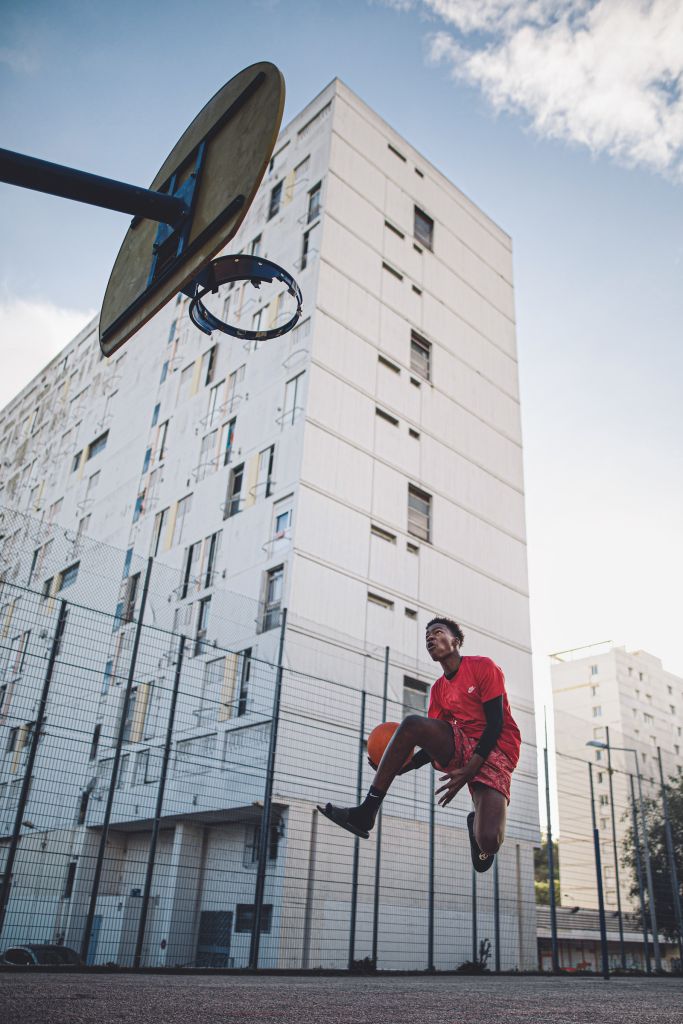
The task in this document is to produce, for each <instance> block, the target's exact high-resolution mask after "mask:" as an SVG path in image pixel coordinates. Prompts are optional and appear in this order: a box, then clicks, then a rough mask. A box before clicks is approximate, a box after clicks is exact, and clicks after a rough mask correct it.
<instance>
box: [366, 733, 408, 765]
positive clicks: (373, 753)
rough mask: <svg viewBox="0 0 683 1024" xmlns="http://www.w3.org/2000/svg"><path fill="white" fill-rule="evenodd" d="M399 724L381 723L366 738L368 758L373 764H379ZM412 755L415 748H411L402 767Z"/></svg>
mask: <svg viewBox="0 0 683 1024" xmlns="http://www.w3.org/2000/svg"><path fill="white" fill-rule="evenodd" d="M399 724H400V723H399V722H382V724H381V725H376V726H375V728H374V729H373V730H372V732H371V733H370V735H369V736H368V757H369V758H370V760H371V761H372V763H373V764H379V763H380V761H381V760H382V755H383V754H384V751H385V750H386V749H387V747H388V746H389V742H390V741H391V739H392V737H393V735H394V733H395V732H396V730H397V729H398V727H399ZM414 753H415V748H414V747H413V749H412V750H411V751H410V753H409V754H408V756H407V757H406V759H405V761H404V762H403V763H404V765H406V764H408V761H410V759H411V757H412V756H413V754H414Z"/></svg>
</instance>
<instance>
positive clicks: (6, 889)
mask: <svg viewBox="0 0 683 1024" xmlns="http://www.w3.org/2000/svg"><path fill="white" fill-rule="evenodd" d="M66 615H67V606H66V601H64V600H62V602H61V603H60V605H59V615H58V618H57V627H56V629H55V635H54V637H53V638H52V646H51V648H50V657H49V659H48V663H47V671H46V673H45V679H44V681H43V690H42V693H41V695H40V703H39V705H38V714H37V715H36V721H35V724H34V726H33V736H32V737H31V746H30V747H29V752H28V757H27V759H26V768H25V770H24V778H23V780H22V783H21V790H20V791H19V802H18V804H17V813H16V815H15V817H14V828H13V830H12V838H11V840H10V844H9V850H8V851H7V862H6V864H5V871H4V874H3V879H2V888H0V934H2V929H3V928H4V925H5V915H6V913H7V906H8V904H9V897H10V889H11V887H12V871H13V869H14V861H15V858H16V855H17V849H18V847H19V839H20V838H21V826H22V824H23V822H24V811H25V810H26V804H27V802H28V794H29V790H30V788H31V780H32V774H33V766H34V764H35V760H36V754H37V752H38V744H39V742H40V735H41V733H42V729H43V724H44V722H45V708H46V706H47V698H48V694H49V692H50V683H51V682H52V673H53V671H54V667H55V661H56V660H57V655H58V654H59V650H60V645H61V642H62V636H63V635H64V627H65V625H66Z"/></svg>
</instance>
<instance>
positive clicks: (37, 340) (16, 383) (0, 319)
mask: <svg viewBox="0 0 683 1024" xmlns="http://www.w3.org/2000/svg"><path fill="white" fill-rule="evenodd" d="M93 315H94V312H93V310H78V309H61V308H60V307H59V306H54V305H52V303H49V302H34V301H29V300H27V299H17V298H4V299H0V352H2V367H3V373H2V377H1V378H0V409H2V408H3V407H4V406H5V405H7V403H8V402H10V401H11V400H12V399H13V398H14V396H15V395H16V394H17V392H19V391H21V389H22V388H23V387H25V386H26V384H28V382H29V381H30V380H32V379H33V377H35V376H36V374H37V373H39V372H40V371H41V370H42V369H43V367H44V366H45V365H46V364H47V363H49V362H50V360H51V359H53V358H54V356H55V355H56V354H57V353H58V352H59V351H60V350H61V349H62V348H64V346H65V345H66V344H67V342H69V341H71V339H72V338H73V337H74V336H75V335H76V334H78V332H79V331H80V330H82V328H83V327H85V325H86V324H87V323H88V321H89V320H91V319H92V317H93Z"/></svg>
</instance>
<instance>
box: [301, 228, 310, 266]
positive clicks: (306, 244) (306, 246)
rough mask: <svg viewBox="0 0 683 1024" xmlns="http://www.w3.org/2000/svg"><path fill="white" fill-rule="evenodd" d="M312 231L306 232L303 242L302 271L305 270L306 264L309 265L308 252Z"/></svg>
mask: <svg viewBox="0 0 683 1024" xmlns="http://www.w3.org/2000/svg"><path fill="white" fill-rule="evenodd" d="M310 234H311V232H310V231H304V237H303V239H302V241H301V265H300V269H301V270H305V269H306V264H307V263H308V250H309V247H310Z"/></svg>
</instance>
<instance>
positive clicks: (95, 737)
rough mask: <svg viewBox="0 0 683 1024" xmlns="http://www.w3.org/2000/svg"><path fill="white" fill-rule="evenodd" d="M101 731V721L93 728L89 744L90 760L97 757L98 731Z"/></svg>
mask: <svg viewBox="0 0 683 1024" xmlns="http://www.w3.org/2000/svg"><path fill="white" fill-rule="evenodd" d="M101 732H102V723H101V722H98V724H97V725H96V726H95V728H94V729H93V734H92V742H91V744H90V760H91V761H94V760H95V758H96V757H97V748H98V747H99V745H100V733H101Z"/></svg>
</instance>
